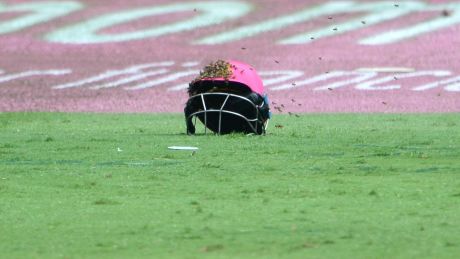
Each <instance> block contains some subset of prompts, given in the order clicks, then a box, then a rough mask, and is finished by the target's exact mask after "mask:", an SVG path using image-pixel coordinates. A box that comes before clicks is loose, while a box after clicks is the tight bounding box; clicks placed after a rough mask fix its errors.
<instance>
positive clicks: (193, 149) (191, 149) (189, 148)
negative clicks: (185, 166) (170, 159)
mask: <svg viewBox="0 0 460 259" xmlns="http://www.w3.org/2000/svg"><path fill="white" fill-rule="evenodd" d="M168 149H171V150H187V151H196V150H198V148H197V147H181V146H172V147H168Z"/></svg>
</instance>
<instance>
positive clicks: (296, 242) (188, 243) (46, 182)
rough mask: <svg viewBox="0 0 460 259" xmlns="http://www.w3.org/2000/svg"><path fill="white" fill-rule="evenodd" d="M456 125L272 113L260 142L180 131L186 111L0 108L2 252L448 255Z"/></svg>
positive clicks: (437, 119)
mask: <svg viewBox="0 0 460 259" xmlns="http://www.w3.org/2000/svg"><path fill="white" fill-rule="evenodd" d="M275 125H277V127H275ZM459 126H460V117H459V115H458V114H440V115H366V114H363V115H356V114H354V115H353V114H342V115H302V116H300V117H295V116H275V118H274V120H273V122H272V123H271V127H270V129H269V134H268V135H267V136H263V137H262V136H244V135H228V136H220V137H218V136H213V135H208V136H204V135H198V136H192V137H190V136H186V135H185V134H184V132H185V128H184V127H185V125H184V121H183V118H182V115H174V114H173V115H128V114H126V115H107V114H105V115H101V114H58V113H0V219H1V220H0V257H1V258H60V257H64V258H143V257H145V258H153V257H155V258H196V257H210V258H242V257H243V258H249V257H264V258H309V257H311V258H455V257H457V256H458V255H459V254H460V239H459V237H460V228H459V227H458V224H459V222H460V206H459V204H460V178H459V177H460V127H459ZM174 145H192V146H197V147H199V148H200V150H199V151H198V152H196V153H195V154H192V153H191V152H186V151H171V150H168V149H167V147H168V146H174Z"/></svg>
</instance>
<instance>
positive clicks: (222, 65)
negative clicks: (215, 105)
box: [188, 60, 233, 96]
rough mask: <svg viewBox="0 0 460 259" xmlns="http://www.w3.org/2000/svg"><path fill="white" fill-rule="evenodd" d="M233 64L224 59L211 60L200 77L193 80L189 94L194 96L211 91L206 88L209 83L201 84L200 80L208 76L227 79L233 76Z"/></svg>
mask: <svg viewBox="0 0 460 259" xmlns="http://www.w3.org/2000/svg"><path fill="white" fill-rule="evenodd" d="M232 74H233V71H232V65H231V64H230V63H229V62H227V61H224V60H217V61H215V62H211V63H210V64H209V65H207V66H206V67H204V69H203V70H202V71H200V74H199V75H198V77H196V78H195V79H193V80H192V82H191V83H190V84H189V87H188V94H189V96H193V95H195V94H198V93H203V92H207V91H210V90H211V89H205V88H207V86H208V85H203V84H200V83H199V82H200V81H202V80H204V79H207V78H223V79H224V80H225V81H228V79H229V78H230V77H231V76H232Z"/></svg>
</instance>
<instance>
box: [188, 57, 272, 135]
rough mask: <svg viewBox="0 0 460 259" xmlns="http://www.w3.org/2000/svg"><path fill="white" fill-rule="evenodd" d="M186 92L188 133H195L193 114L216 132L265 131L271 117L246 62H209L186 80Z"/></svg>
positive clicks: (257, 80)
mask: <svg viewBox="0 0 460 259" xmlns="http://www.w3.org/2000/svg"><path fill="white" fill-rule="evenodd" d="M188 92H189V97H190V98H189V100H188V101H187V103H186V106H185V108H184V113H185V118H186V124H187V133H188V134H194V133H195V124H196V120H195V124H194V123H193V120H192V119H193V117H195V118H198V119H199V120H200V121H201V122H202V123H203V124H204V125H205V129H206V128H208V129H210V130H212V131H214V132H215V133H217V134H228V133H231V132H244V133H255V134H265V130H266V128H267V125H268V120H269V119H270V117H271V116H270V115H271V113H270V107H269V101H268V98H267V96H266V94H265V90H264V86H263V82H262V79H261V78H260V77H259V75H258V74H257V71H256V70H255V69H254V68H253V67H251V66H250V65H248V64H245V63H242V62H239V61H234V60H230V61H224V60H218V61H216V62H212V63H211V64H209V65H208V66H206V67H205V68H204V69H203V71H201V72H200V75H199V76H198V77H197V78H196V79H194V80H193V81H192V82H191V83H190V86H189V89H188ZM205 133H206V130H205Z"/></svg>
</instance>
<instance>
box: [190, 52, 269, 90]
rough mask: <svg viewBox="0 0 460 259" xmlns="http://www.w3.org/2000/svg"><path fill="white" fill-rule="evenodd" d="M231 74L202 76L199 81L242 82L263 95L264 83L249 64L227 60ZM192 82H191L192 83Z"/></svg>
mask: <svg viewBox="0 0 460 259" xmlns="http://www.w3.org/2000/svg"><path fill="white" fill-rule="evenodd" d="M227 62H228V63H229V64H230V69H231V75H230V76H229V77H228V78H223V77H204V78H202V79H199V80H198V81H196V82H193V83H197V82H200V81H227V82H234V83H239V84H242V85H244V86H246V87H248V88H249V89H250V90H251V91H252V92H255V93H257V94H259V95H261V96H264V95H265V90H264V84H263V82H262V79H261V78H260V77H259V75H258V74H257V71H256V70H255V69H254V68H253V67H252V66H250V65H248V64H245V63H243V62H240V61H235V60H229V61H227ZM193 83H192V84H193Z"/></svg>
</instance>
